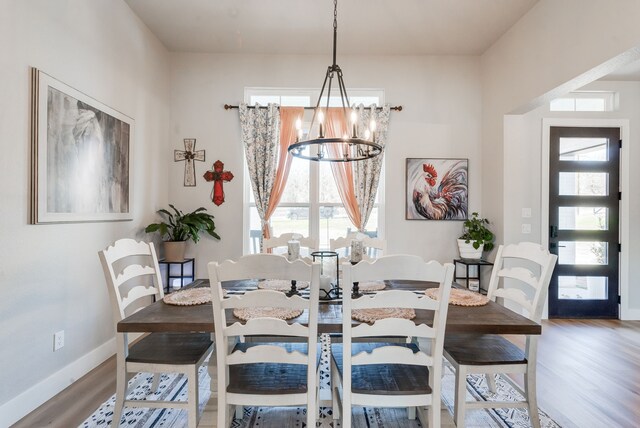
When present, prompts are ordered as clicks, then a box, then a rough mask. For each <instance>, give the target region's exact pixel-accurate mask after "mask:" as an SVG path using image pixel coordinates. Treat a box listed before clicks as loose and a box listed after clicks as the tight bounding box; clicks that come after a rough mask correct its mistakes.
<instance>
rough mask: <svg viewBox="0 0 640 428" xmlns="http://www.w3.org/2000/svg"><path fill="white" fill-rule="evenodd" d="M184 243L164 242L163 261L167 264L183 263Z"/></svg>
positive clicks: (185, 243)
mask: <svg viewBox="0 0 640 428" xmlns="http://www.w3.org/2000/svg"><path fill="white" fill-rule="evenodd" d="M186 247H187V242H186V241H164V259H165V261H168V262H182V261H184V251H185V249H186Z"/></svg>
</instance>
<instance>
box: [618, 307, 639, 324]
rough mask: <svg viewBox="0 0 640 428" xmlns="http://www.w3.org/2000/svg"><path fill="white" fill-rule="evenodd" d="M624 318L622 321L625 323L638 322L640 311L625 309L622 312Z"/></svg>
mask: <svg viewBox="0 0 640 428" xmlns="http://www.w3.org/2000/svg"><path fill="white" fill-rule="evenodd" d="M621 315H622V316H621V317H620V319H622V320H625V321H638V320H640V309H635V308H634V309H625V310H622V314H621Z"/></svg>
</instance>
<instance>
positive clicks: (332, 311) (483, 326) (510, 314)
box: [117, 279, 542, 335]
mask: <svg viewBox="0 0 640 428" xmlns="http://www.w3.org/2000/svg"><path fill="white" fill-rule="evenodd" d="M256 283H257V281H255V280H246V281H229V282H228V283H223V284H222V287H223V288H224V289H226V290H227V293H228V295H234V294H242V293H245V292H247V291H250V290H255V289H257V286H256ZM385 283H386V288H385V290H394V289H395V290H408V291H414V292H416V293H421V292H424V290H426V289H427V288H435V287H437V286H438V284H436V283H433V282H431V283H430V282H423V281H394V280H392V281H385ZM188 287H189V288H195V287H209V280H208V279H197V280H195V281H194V282H193V283H191V284H190V285H189V286H188ZM454 287H459V286H458V285H454ZM185 288H186V287H185ZM303 293H304V290H303ZM306 317H307V313H306V312H305V313H303V314H302V315H300V316H299V317H298V318H294V319H292V320H291V322H299V323H302V324H305V323H306V322H307V319H306ZM227 320H228V322H229V324H233V323H234V322H242V321H241V320H239V319H238V318H235V317H234V316H233V314H232V313H231V311H229V313H228V314H227ZM414 321H415V322H416V324H428V325H431V323H432V322H433V312H431V311H416V318H415V319H414ZM352 322H353V323H354V325H355V324H357V323H359V321H352ZM117 331H118V332H119V333H154V332H213V331H214V327H213V310H212V308H211V303H206V304H202V305H194V306H177V305H169V304H166V303H164V302H163V301H158V302H154V303H152V304H151V305H149V306H147V307H145V308H143V309H141V310H140V311H138V312H136V313H134V314H132V315H130V316H128V317H126V318H124V319H123V320H122V321H120V322H118V327H117ZM318 333H320V334H322V333H330V334H340V333H342V301H341V300H340V299H333V300H326V301H325V300H322V301H321V302H320V305H319V309H318ZM450 333H476V334H517V335H539V334H541V333H542V327H541V326H540V324H538V323H536V322H534V321H532V320H530V319H529V318H527V317H525V316H523V315H520V314H518V313H516V312H514V311H512V310H510V309H508V308H506V307H504V306H502V305H500V304H498V303H496V302H492V301H489V302H488V303H487V304H486V305H482V306H456V305H449V311H448V314H447V327H446V333H445V334H450Z"/></svg>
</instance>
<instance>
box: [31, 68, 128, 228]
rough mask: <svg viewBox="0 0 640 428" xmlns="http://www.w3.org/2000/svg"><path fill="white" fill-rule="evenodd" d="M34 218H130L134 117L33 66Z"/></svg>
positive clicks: (44, 220) (56, 220)
mask: <svg viewBox="0 0 640 428" xmlns="http://www.w3.org/2000/svg"><path fill="white" fill-rule="evenodd" d="M31 77H32V88H33V89H32V112H31V113H32V119H31V140H32V145H31V192H30V193H31V207H30V223H32V224H38V223H68V222H85V221H118V220H131V219H132V216H131V205H130V204H131V200H132V199H131V186H130V165H131V139H132V136H133V135H134V121H133V119H131V118H130V117H128V116H125V115H124V114H122V113H120V112H118V111H116V110H114V109H112V108H110V107H107V106H106V105H104V104H102V103H100V102H99V101H97V100H95V99H93V98H91V97H89V96H88V95H86V94H84V93H82V92H80V91H78V90H76V89H73V88H71V87H70V86H67V85H65V84H64V83H62V82H60V81H58V80H56V79H54V78H53V77H51V76H49V75H47V74H45V73H43V72H42V71H40V70H37V69H35V68H34V69H32V75H31Z"/></svg>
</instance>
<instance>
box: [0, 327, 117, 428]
mask: <svg viewBox="0 0 640 428" xmlns="http://www.w3.org/2000/svg"><path fill="white" fill-rule="evenodd" d="M115 352H116V340H115V338H113V339H111V340H109V341H107V342H105V343H103V344H102V345H100V346H98V347H97V348H96V349H94V350H92V351H91V352H89V353H87V354H85V355H83V356H82V357H80V358H78V359H77V360H75V361H74V362H72V363H71V364H69V365H67V366H65V367H63V368H62V369H61V370H58V371H57V372H55V373H54V374H52V375H51V376H49V377H48V378H46V379H44V380H43V381H42V382H40V383H37V384H36V385H34V386H32V387H31V388H29V389H27V390H26V391H24V392H23V393H21V394H20V395H18V396H17V397H15V398H13V399H12V400H9V401H7V402H6V403H4V404H3V405H2V406H0V427H8V426H11V425H12V424H14V423H16V422H18V421H19V420H20V419H22V418H23V417H25V416H26V415H28V414H29V413H31V412H32V411H34V410H35V409H36V408H38V406H40V405H42V404H43V403H45V402H46V401H47V400H50V399H51V398H52V397H53V396H55V395H56V394H58V393H59V392H60V391H62V390H63V389H65V388H66V387H68V386H69V385H70V383H69V379H79V378H81V377H82V376H84V375H85V374H87V373H89V372H90V371H91V370H93V369H94V368H96V367H97V366H99V365H100V364H102V363H103V362H104V361H105V360H107V359H108V358H109V357H111V356H112V355H113V354H115Z"/></svg>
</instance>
